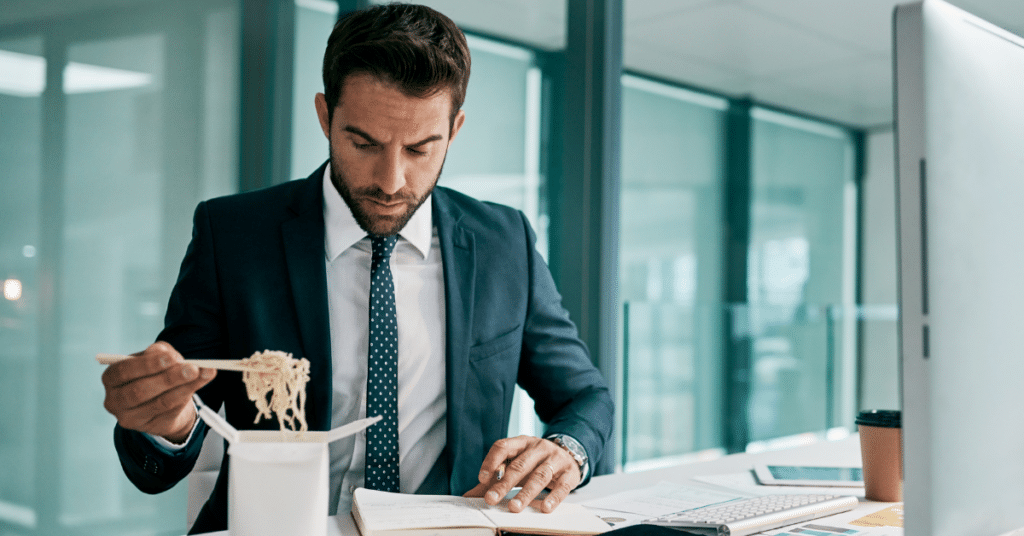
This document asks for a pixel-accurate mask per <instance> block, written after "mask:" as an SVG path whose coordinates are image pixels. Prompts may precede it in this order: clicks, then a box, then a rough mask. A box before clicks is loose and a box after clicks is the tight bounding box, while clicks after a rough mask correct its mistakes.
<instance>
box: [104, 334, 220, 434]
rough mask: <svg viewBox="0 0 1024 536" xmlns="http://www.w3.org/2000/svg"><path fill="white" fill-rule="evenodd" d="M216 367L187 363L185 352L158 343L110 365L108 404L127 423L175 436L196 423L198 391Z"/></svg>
mask: <svg viewBox="0 0 1024 536" xmlns="http://www.w3.org/2000/svg"><path fill="white" fill-rule="evenodd" d="M215 375H216V371H215V370H213V369H199V368H197V367H195V366H194V365H187V364H184V363H182V357H181V354H179V353H178V352H177V351H176V350H174V348H173V347H172V346H171V345H169V344H167V343H165V342H157V343H154V344H152V345H150V346H149V348H146V350H145V351H143V352H140V353H139V354H137V355H136V357H134V358H132V359H128V360H125V361H122V362H120V363H116V364H114V365H110V366H108V367H107V370H105V371H104V373H103V385H104V388H105V390H106V397H105V399H104V402H103V405H104V407H105V408H106V409H107V411H109V412H110V413H111V414H112V415H114V417H116V418H117V421H118V423H119V424H121V426H122V427H124V428H129V429H132V430H138V431H141V432H147V433H150V434H154V435H160V436H164V437H167V438H168V439H171V437H172V436H177V435H179V434H180V433H181V432H182V430H185V436H186V437H187V432H188V431H189V430H191V426H192V424H193V423H194V422H195V408H194V407H193V405H192V400H191V397H192V393H195V392H196V391H197V390H199V389H200V388H201V387H203V386H204V385H206V384H207V383H209V382H210V381H211V380H213V378H214V376H215Z"/></svg>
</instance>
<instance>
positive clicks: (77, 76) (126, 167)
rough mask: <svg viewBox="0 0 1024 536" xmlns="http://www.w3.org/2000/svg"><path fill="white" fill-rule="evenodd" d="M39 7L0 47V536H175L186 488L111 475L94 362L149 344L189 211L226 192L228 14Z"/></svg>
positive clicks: (109, 424) (233, 168)
mask: <svg viewBox="0 0 1024 536" xmlns="http://www.w3.org/2000/svg"><path fill="white" fill-rule="evenodd" d="M53 4H54V6H56V3H53ZM54 6H50V7H51V8H52V9H49V8H47V9H44V7H45V6H42V5H41V6H40V11H41V13H44V14H45V15H46V16H51V17H54V18H53V19H52V20H50V19H44V20H32V21H27V22H24V27H22V26H21V25H17V24H11V25H4V26H2V27H3V28H4V32H9V33H13V34H18V33H19V32H22V31H26V30H31V29H33V28H41V30H39V31H38V32H36V35H28V36H24V37H8V36H6V35H2V34H0V73H3V74H2V75H0V109H2V110H3V112H2V114H3V115H2V116H3V121H2V122H0V161H3V162H4V165H3V166H2V167H0V180H2V181H3V184H4V192H5V195H4V196H3V199H2V200H0V211H2V213H3V215H4V218H3V220H4V223H3V226H2V227H0V276H2V277H3V279H4V280H5V281H17V282H18V284H17V285H15V284H13V283H11V284H5V290H9V292H6V293H5V299H4V300H3V303H2V304H0V402H3V403H5V406H4V407H6V408H10V409H13V411H5V412H4V416H3V417H0V429H2V430H4V433H2V434H0V459H3V460H4V463H3V464H0V534H5V535H7V534H11V535H30V534H31V535H51V534H81V535H87V534H89V535H91V534H95V535H119V534H125V535H127V534H152V535H157V534H167V535H177V534H181V533H183V532H184V531H185V486H178V487H177V488H175V489H174V490H172V491H170V492H168V493H164V494H161V495H158V496H150V495H146V494H144V493H142V492H140V491H138V490H136V489H135V487H134V486H133V485H132V484H131V483H130V482H129V481H128V479H127V478H126V477H125V476H124V474H123V472H122V470H121V467H120V463H119V462H118V459H117V455H116V453H115V451H114V446H113V441H112V430H113V426H114V419H113V417H112V416H111V415H110V414H108V413H107V412H106V411H105V410H104V408H103V397H104V392H103V386H102V384H101V382H100V375H101V373H102V367H100V366H99V365H98V364H97V363H96V362H95V360H94V358H93V356H95V354H97V353H100V352H114V353H127V352H132V351H137V350H140V349H142V348H145V347H146V346H147V345H148V344H149V343H151V342H152V341H153V338H154V337H155V335H156V334H157V333H159V331H160V328H161V327H162V325H163V320H162V316H163V311H164V307H165V305H166V300H167V296H168V295H169V293H170V289H171V286H172V284H173V282H174V278H175V276H176V274H177V268H178V264H179V263H180V261H181V257H182V255H183V254H184V251H185V247H186V245H187V243H188V240H189V237H190V236H191V214H192V210H193V209H194V208H195V205H196V204H197V203H198V202H199V201H200V200H201V199H204V198H207V197H210V196H214V195H222V194H225V193H230V192H232V191H234V190H235V189H236V184H237V154H238V148H237V137H238V133H237V120H238V108H237V102H238V101H237V99H238V97H237V96H238V93H239V88H238V64H239V56H238V44H237V43H238V42H239V33H238V32H239V28H238V26H239V13H238V8H237V5H236V3H235V2H231V1H216V2H186V3H183V4H179V5H175V6H171V7H168V6H162V5H159V4H152V3H148V2H137V3H134V4H132V5H130V6H127V5H126V6H121V7H118V8H96V9H93V10H88V9H86V10H82V9H79V10H76V11H75V12H73V13H66V12H64V11H62V10H59V9H57V7H54ZM22 14H23V15H24V13H22ZM55 14H56V15H55ZM0 22H3V16H2V15H0ZM15 287H17V292H15Z"/></svg>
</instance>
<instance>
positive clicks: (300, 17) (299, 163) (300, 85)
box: [287, 0, 338, 180]
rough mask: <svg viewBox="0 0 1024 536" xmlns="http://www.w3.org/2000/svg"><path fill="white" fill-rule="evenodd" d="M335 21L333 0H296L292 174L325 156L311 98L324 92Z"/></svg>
mask: <svg viewBox="0 0 1024 536" xmlns="http://www.w3.org/2000/svg"><path fill="white" fill-rule="evenodd" d="M337 20H338V4H337V2H334V1H333V0H295V45H294V46H295V54H294V58H293V61H294V63H293V75H292V80H293V84H292V117H291V122H292V125H291V127H292V128H291V138H292V143H291V147H292V150H291V154H290V157H291V175H289V176H288V177H287V178H288V179H291V180H294V179H304V178H306V177H308V176H309V174H310V173H312V172H313V171H314V170H315V169H316V168H317V167H319V166H320V164H323V163H324V160H327V158H328V149H327V138H326V137H325V136H324V133H323V130H322V129H321V128H320V120H319V118H317V115H316V109H315V108H314V107H313V98H314V96H315V95H316V94H317V93H322V92H323V91H324V82H323V76H322V74H321V73H322V69H323V64H324V50H325V49H326V48H327V38H329V37H330V36H331V30H333V29H334V23H335V21H337Z"/></svg>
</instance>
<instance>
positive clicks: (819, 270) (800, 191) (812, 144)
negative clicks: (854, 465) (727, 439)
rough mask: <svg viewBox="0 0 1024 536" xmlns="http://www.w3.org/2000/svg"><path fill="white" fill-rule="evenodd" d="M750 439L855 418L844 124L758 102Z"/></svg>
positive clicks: (850, 194) (851, 225)
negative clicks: (800, 115)
mask: <svg viewBox="0 0 1024 536" xmlns="http://www.w3.org/2000/svg"><path fill="white" fill-rule="evenodd" d="M752 119H753V135H752V140H753V141H752V146H753V157H752V170H753V171H752V205H753V206H752V213H751V240H750V251H749V259H748V279H747V281H748V283H747V288H748V301H749V309H748V311H749V318H748V324H747V325H748V327H749V330H750V336H751V338H752V341H753V355H752V356H751V366H752V370H751V374H750V379H751V382H750V385H751V392H750V398H749V401H750V406H749V412H748V421H749V426H750V434H749V437H750V439H751V440H754V441H757V440H764V439H770V438H775V437H780V436H787V435H792V434H797V433H801V432H807V431H821V430H825V429H827V428H830V427H832V426H839V425H852V419H853V416H854V415H853V414H854V412H855V411H856V408H855V407H854V406H855V400H854V397H855V390H856V389H855V385H856V383H855V382H856V376H855V371H856V344H855V343H856V338H855V336H854V335H855V334H854V322H855V319H854V315H853V314H851V313H852V312H853V308H852V306H853V302H854V285H855V274H854V268H855V239H856V232H855V229H856V219H855V216H856V214H855V212H856V210H855V207H856V195H857V191H856V187H855V185H854V183H853V151H854V147H853V143H852V141H851V137H850V135H849V133H848V132H847V131H846V130H843V129H840V128H837V127H834V126H830V125H826V124H823V123H820V122H816V121H811V120H806V119H800V118H796V117H793V116H790V115H786V114H782V113H777V112H772V111H768V110H764V109H758V108H755V109H754V110H753V112H752Z"/></svg>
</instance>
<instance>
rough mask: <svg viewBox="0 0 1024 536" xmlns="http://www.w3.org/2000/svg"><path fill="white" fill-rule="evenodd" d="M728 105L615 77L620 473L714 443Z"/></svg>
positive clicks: (717, 437)
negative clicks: (619, 89) (618, 110)
mask: <svg viewBox="0 0 1024 536" xmlns="http://www.w3.org/2000/svg"><path fill="white" fill-rule="evenodd" d="M725 106H726V101H725V100H724V99H719V98H714V97H709V96H706V95H702V94H699V93H695V92H692V91H686V90H683V89H678V88H675V87H671V86H668V85H665V84H660V83H656V82H651V81H647V80H644V79H642V78H637V77H632V76H626V77H624V78H623V94H622V191H621V198H620V199H621V205H620V221H621V227H620V240H619V243H620V251H619V263H620V269H619V274H620V276H619V277H620V284H619V285H620V286H619V292H620V295H621V299H622V301H623V311H622V318H623V331H622V333H623V339H622V340H623V355H624V362H623V364H622V365H621V366H620V367H619V370H620V371H622V372H621V394H620V399H619V400H621V404H620V405H621V407H620V411H621V413H622V421H621V422H622V426H621V436H622V438H623V439H622V450H621V461H622V463H623V464H624V465H625V466H626V468H627V469H629V468H631V467H642V466H643V462H645V461H649V460H652V459H659V458H666V457H672V456H678V455H682V454H685V453H690V452H693V451H696V450H703V449H708V448H717V447H720V446H721V439H720V437H721V426H722V423H721V420H720V419H719V418H718V415H719V414H720V412H721V397H722V372H721V366H722V365H721V363H722V358H721V349H720V346H721V341H720V338H721V334H720V330H721V316H722V307H723V304H722V303H721V297H720V295H721V282H722V275H721V274H722V252H721V241H722V237H721V232H722V229H721V223H720V222H721V204H722V183H723V176H722V173H723V171H722V159H723V158H724V155H723V141H724V117H723V116H724V113H723V110H724V109H725Z"/></svg>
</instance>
